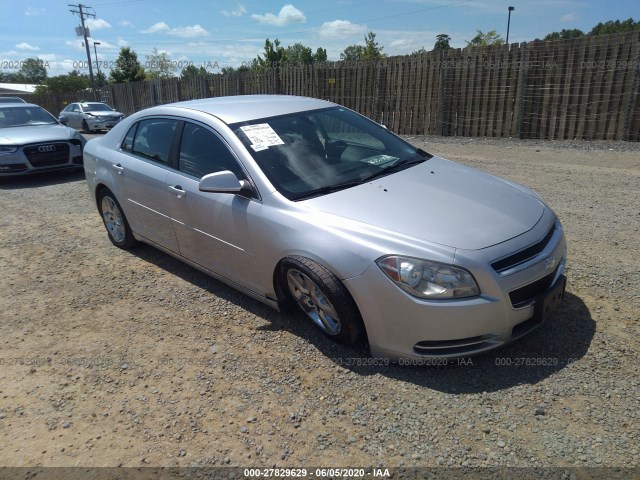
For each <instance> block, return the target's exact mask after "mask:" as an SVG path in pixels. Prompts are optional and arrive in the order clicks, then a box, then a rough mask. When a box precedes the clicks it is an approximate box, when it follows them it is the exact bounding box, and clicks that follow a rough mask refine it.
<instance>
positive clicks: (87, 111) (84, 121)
mask: <svg viewBox="0 0 640 480" xmlns="http://www.w3.org/2000/svg"><path fill="white" fill-rule="evenodd" d="M123 118H124V113H121V112H118V111H116V110H114V109H113V108H111V107H110V106H109V105H107V104H106V103H101V102H77V103H70V104H69V105H67V106H66V108H65V109H64V110H62V111H61V112H60V121H61V122H63V123H65V124H67V125H69V126H70V127H72V128H76V129H78V130H82V131H83V132H84V133H91V132H94V131H100V130H110V129H112V128H113V127H115V126H116V125H117V124H118V123H119V122H120V121H121V120H122V119H123Z"/></svg>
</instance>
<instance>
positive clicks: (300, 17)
mask: <svg viewBox="0 0 640 480" xmlns="http://www.w3.org/2000/svg"><path fill="white" fill-rule="evenodd" d="M251 18H253V19H254V20H257V21H258V22H259V23H264V24H266V25H275V26H277V27H283V26H285V25H290V24H292V23H304V22H306V21H307V17H305V16H304V14H303V13H302V12H301V11H300V10H298V9H297V8H296V7H294V6H293V5H291V4H287V5H285V6H284V7H282V8H281V9H280V13H278V15H274V14H273V13H265V14H264V15H255V14H254V15H251Z"/></svg>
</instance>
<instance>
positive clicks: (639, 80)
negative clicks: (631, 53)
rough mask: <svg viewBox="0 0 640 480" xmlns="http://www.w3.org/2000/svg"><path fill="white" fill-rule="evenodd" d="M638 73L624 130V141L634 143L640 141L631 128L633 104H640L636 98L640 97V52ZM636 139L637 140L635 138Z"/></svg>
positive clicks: (625, 117)
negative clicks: (639, 92) (639, 89)
mask: <svg viewBox="0 0 640 480" xmlns="http://www.w3.org/2000/svg"><path fill="white" fill-rule="evenodd" d="M635 65H636V73H635V76H634V78H633V86H632V87H631V95H629V103H627V108H626V112H625V115H624V130H623V132H622V140H626V141H630V140H634V141H638V140H640V139H639V138H638V133H637V132H636V133H635V135H631V132H630V131H629V130H630V127H631V123H632V122H633V104H634V103H637V102H638V99H637V98H636V97H637V96H638V84H639V83H640V52H639V53H638V55H637V56H636V62H635ZM633 137H635V138H633Z"/></svg>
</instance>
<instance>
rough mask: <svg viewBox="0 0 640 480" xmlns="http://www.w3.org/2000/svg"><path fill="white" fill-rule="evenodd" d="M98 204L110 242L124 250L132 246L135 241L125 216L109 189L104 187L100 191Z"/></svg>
mask: <svg viewBox="0 0 640 480" xmlns="http://www.w3.org/2000/svg"><path fill="white" fill-rule="evenodd" d="M98 206H99V208H100V215H101V216H102V221H103V222H104V226H105V228H106V229H107V234H108V235H109V240H111V243H113V244H114V245H115V246H116V247H119V248H123V249H125V250H126V249H129V248H131V247H133V246H134V245H135V244H136V243H137V242H136V239H135V238H134V237H133V233H132V232H131V227H130V226H129V222H128V221H127V217H125V216H124V213H123V211H122V208H121V207H120V204H119V203H118V201H117V200H116V197H115V196H114V195H113V193H112V192H111V190H109V189H108V188H105V189H103V190H102V191H101V192H100V194H99V196H98Z"/></svg>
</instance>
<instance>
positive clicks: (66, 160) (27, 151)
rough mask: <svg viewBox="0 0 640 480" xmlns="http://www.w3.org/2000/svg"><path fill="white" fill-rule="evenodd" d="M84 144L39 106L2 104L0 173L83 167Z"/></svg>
mask: <svg viewBox="0 0 640 480" xmlns="http://www.w3.org/2000/svg"><path fill="white" fill-rule="evenodd" d="M85 143H86V141H85V139H84V137H83V136H82V135H80V134H79V133H78V132H76V131H75V130H73V129H71V128H68V127H65V126H64V125H61V124H60V123H59V122H58V120H56V118H55V117H54V116H53V115H51V114H50V113H49V112H47V111H46V110H45V109H44V108H42V107H39V106H38V105H33V104H30V103H24V102H22V103H6V104H5V103H3V104H0V176H12V175H24V174H29V173H36V172H42V171H50V170H63V169H79V170H81V169H82V148H83V147H84V144H85Z"/></svg>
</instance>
